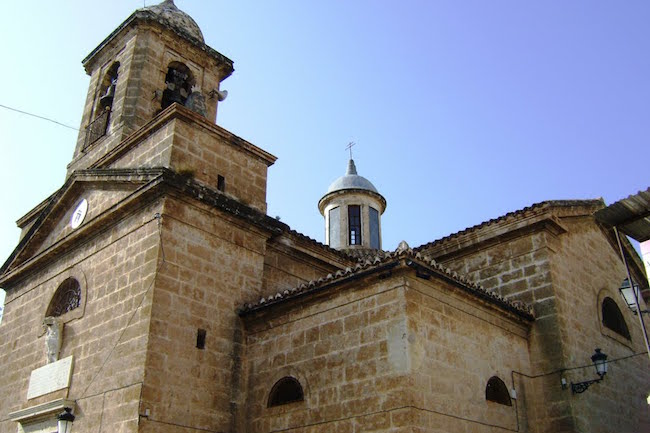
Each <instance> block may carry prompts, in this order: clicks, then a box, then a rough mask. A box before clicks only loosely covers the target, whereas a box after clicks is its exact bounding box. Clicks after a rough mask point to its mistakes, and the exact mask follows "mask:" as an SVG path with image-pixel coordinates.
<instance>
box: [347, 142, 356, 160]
mask: <svg viewBox="0 0 650 433" xmlns="http://www.w3.org/2000/svg"><path fill="white" fill-rule="evenodd" d="M356 145H357V143H355V142H354V141H351V142H349V143H348V145H347V146H346V147H345V149H346V150H349V151H350V159H352V146H356Z"/></svg>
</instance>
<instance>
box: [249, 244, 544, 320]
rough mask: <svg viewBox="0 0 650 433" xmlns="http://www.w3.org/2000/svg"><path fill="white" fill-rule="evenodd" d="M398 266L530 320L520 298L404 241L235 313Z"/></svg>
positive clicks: (529, 314)
mask: <svg viewBox="0 0 650 433" xmlns="http://www.w3.org/2000/svg"><path fill="white" fill-rule="evenodd" d="M399 265H403V266H409V267H412V268H418V270H425V271H428V272H431V273H432V274H436V275H438V276H440V277H442V278H444V279H447V280H448V281H450V282H452V283H454V284H455V285H456V286H457V287H460V288H461V289H463V290H465V291H466V292H468V293H471V294H473V295H474V296H477V297H479V298H481V299H484V300H487V301H488V302H491V303H494V304H496V305H499V306H500V307H502V308H504V309H506V310H509V311H512V312H514V313H516V314H518V315H519V316H521V317H523V318H525V319H528V320H533V319H534V316H533V311H532V309H531V308H530V306H528V305H526V304H524V303H523V302H520V301H514V302H513V301H509V300H506V299H505V298H503V297H502V296H500V295H499V294H497V293H495V292H492V291H489V290H486V289H484V288H483V287H482V286H481V285H479V284H476V283H474V282H472V281H470V280H469V279H468V278H465V277H464V276H462V275H460V274H458V273H456V272H454V271H452V270H450V269H449V268H445V267H444V266H442V265H440V264H439V263H437V262H436V261H435V260H432V259H430V258H428V257H426V256H425V255H423V254H421V253H419V252H416V251H414V250H412V249H411V248H409V247H408V245H407V244H406V242H402V243H400V245H399V246H398V247H397V249H396V250H395V251H393V252H385V253H383V254H380V255H377V256H375V257H374V258H370V257H368V258H366V259H365V260H364V261H359V263H358V264H357V265H356V266H354V267H347V268H345V269H342V270H339V271H337V272H335V273H333V274H328V275H327V276H325V277H322V278H319V279H317V280H312V281H309V282H307V283H303V284H301V285H299V286H297V287H293V288H291V289H286V290H284V291H282V292H277V293H276V294H274V295H271V296H268V297H262V298H260V299H258V300H256V301H254V302H252V303H248V304H245V305H244V306H242V307H241V308H240V309H239V314H240V315H242V316H244V315H246V314H249V313H253V312H255V311H258V310H262V309H265V308H268V307H270V306H272V305H276V304H280V303H284V302H288V301H290V300H292V299H295V298H298V297H302V296H305V295H308V294H312V293H316V292H318V291H321V290H324V289H326V288H327V287H330V286H332V285H333V284H340V283H343V282H345V281H347V280H352V279H355V278H359V277H363V276H366V275H370V274H372V273H375V272H381V271H382V270H385V269H389V268H394V267H396V266H399Z"/></svg>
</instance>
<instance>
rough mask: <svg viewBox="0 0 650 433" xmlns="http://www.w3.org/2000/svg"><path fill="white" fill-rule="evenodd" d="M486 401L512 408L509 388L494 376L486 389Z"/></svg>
mask: <svg viewBox="0 0 650 433" xmlns="http://www.w3.org/2000/svg"><path fill="white" fill-rule="evenodd" d="M485 399H486V400H487V401H493V402H495V403H499V404H504V405H506V406H512V400H510V393H509V392H508V387H507V386H506V384H505V383H503V381H502V380H501V379H499V378H498V377H497V376H492V377H491V378H490V380H488V383H487V386H486V387H485Z"/></svg>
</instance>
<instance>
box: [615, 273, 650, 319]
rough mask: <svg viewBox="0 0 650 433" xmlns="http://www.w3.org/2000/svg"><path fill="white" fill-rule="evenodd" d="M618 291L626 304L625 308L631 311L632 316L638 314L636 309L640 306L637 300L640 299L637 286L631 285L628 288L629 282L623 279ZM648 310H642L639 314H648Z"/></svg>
mask: <svg viewBox="0 0 650 433" xmlns="http://www.w3.org/2000/svg"><path fill="white" fill-rule="evenodd" d="M618 291H619V292H621V296H622V297H623V299H624V300H625V303H626V304H627V307H628V308H629V309H630V310H632V312H633V313H634V314H639V313H638V308H639V306H640V302H639V300H640V299H641V298H640V297H639V295H640V294H639V285H638V284H633V285H632V286H630V280H629V279H627V278H626V279H624V280H623V283H622V284H621V287H619V288H618ZM648 312H649V311H648V310H642V311H641V313H648Z"/></svg>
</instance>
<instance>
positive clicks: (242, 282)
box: [141, 197, 266, 432]
mask: <svg viewBox="0 0 650 433" xmlns="http://www.w3.org/2000/svg"><path fill="white" fill-rule="evenodd" d="M162 218H163V232H162V244H161V248H162V250H163V251H164V260H163V262H162V263H161V267H160V270H159V272H158V276H157V278H156V285H155V289H154V294H153V308H152V321H151V328H150V337H149V345H148V357H147V363H146V372H145V386H144V389H143V393H142V406H141V411H148V412H149V416H148V417H147V418H146V419H144V420H143V424H142V426H143V431H156V432H165V431H170V432H171V431H178V428H179V427H186V428H187V429H188V430H187V431H190V430H192V429H196V430H201V431H205V430H208V431H230V430H231V421H232V412H233V411H234V408H233V407H231V401H233V399H234V401H236V399H237V398H238V396H237V395H233V393H234V392H236V391H237V390H238V387H239V379H238V376H237V374H238V373H237V371H238V369H239V362H240V361H239V357H240V353H241V351H242V348H241V344H242V337H241V327H240V324H239V318H238V316H237V314H236V308H237V307H238V306H240V305H242V304H243V303H244V302H245V301H249V300H250V299H255V298H257V297H259V296H260V290H261V286H262V281H261V276H262V273H263V266H264V253H265V243H266V235H265V234H264V233H263V232H261V231H258V230H256V229H255V228H254V227H250V226H246V225H241V223H240V222H239V221H238V220H236V219H233V218H232V216H230V215H228V214H223V213H220V212H218V211H215V210H213V209H210V208H209V207H206V206H204V205H201V204H199V203H197V202H195V201H192V200H189V199H186V198H172V197H170V198H167V199H166V202H165V206H164V211H163V217H162ZM199 329H201V330H204V331H205V346H204V348H199V347H197V334H198V332H199Z"/></svg>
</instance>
